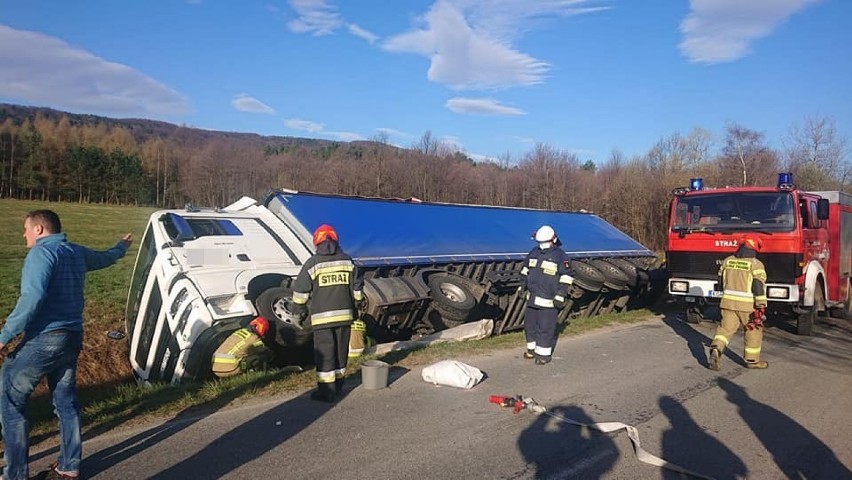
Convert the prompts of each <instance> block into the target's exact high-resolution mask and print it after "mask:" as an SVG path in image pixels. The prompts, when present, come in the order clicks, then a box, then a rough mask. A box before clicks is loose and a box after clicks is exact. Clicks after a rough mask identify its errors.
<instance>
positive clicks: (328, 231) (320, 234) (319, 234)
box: [314, 224, 339, 246]
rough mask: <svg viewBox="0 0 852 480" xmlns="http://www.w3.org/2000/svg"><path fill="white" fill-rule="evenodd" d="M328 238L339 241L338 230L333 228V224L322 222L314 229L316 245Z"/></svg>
mask: <svg viewBox="0 0 852 480" xmlns="http://www.w3.org/2000/svg"><path fill="white" fill-rule="evenodd" d="M328 239H332V240H334V241H335V242H337V241H339V240H338V239H337V232H335V231H334V228H332V226H331V225H326V224H322V225H320V226H319V227H317V229H316V230H314V246H317V245H319V244H320V243H322V242H324V241H326V240H328Z"/></svg>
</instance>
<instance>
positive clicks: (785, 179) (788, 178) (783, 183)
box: [778, 172, 794, 189]
mask: <svg viewBox="0 0 852 480" xmlns="http://www.w3.org/2000/svg"><path fill="white" fill-rule="evenodd" d="M778 188H785V189H786V188H794V187H793V174H792V173H790V172H781V173H779V174H778Z"/></svg>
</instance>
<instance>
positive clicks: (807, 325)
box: [796, 306, 817, 337]
mask: <svg viewBox="0 0 852 480" xmlns="http://www.w3.org/2000/svg"><path fill="white" fill-rule="evenodd" d="M816 316H817V311H816V306H814V307H812V308H811V309H810V310H808V311H807V312H806V313H800V314H799V316H798V317H797V320H796V333H798V334H799V335H802V336H805V337H810V336H811V335H813V334H814V322H816Z"/></svg>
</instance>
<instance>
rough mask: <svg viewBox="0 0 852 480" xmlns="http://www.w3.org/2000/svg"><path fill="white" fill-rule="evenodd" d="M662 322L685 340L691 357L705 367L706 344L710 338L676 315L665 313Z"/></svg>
mask: <svg viewBox="0 0 852 480" xmlns="http://www.w3.org/2000/svg"><path fill="white" fill-rule="evenodd" d="M663 323H665V324H666V325H668V326H669V328H671V329H672V330H673V331H674V332H675V333H676V334H677V335H678V336H679V337H681V338H683V339H684V340H686V345H687V347H689V352H690V353H692V357H693V358H694V359H695V360H696V361H697V362H698V364H699V365H701V366H702V367H707V366H708V363H707V345H709V344H710V339H709V338H707V337H706V336H705V335H704V334H703V333H701V332H699V331H698V330H695V328H693V327H692V325H690V324H688V323H686V322H685V321H683V320H681V319H680V318H678V316H677V315H674V314H667V315H666V316H665V317H664V318H663Z"/></svg>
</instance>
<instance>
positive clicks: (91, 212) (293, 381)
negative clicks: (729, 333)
mask: <svg viewBox="0 0 852 480" xmlns="http://www.w3.org/2000/svg"><path fill="white" fill-rule="evenodd" d="M41 208H48V209H52V210H54V211H55V212H57V213H58V214H59V216H60V218H61V220H62V224H63V230H64V231H65V232H66V234H67V235H68V239H69V240H70V241H72V242H75V243H80V244H83V245H86V246H89V247H91V248H95V249H105V248H108V247H110V246H112V245H114V244H115V242H116V241H118V239H119V238H120V237H121V236H122V235H123V234H125V233H127V232H131V233H133V237H134V243H133V245H132V246H131V248H130V250H129V251H128V254H127V256H126V257H125V258H123V259H122V260H120V261H119V262H118V263H117V264H116V265H114V266H112V267H109V268H107V269H104V270H100V271H96V272H92V273H90V274H89V275H88V277H87V284H86V309H85V312H84V328H85V332H86V333H85V335H86V336H85V342H84V349H83V353H82V355H81V357H80V363H79V373H78V386H79V397H80V403H81V406H82V408H83V423H84V431H86V432H89V433H90V434H91V433H95V432H103V431H107V430H109V429H111V428H113V427H115V426H118V425H128V424H132V423H134V422H138V421H143V420H144V419H146V418H148V417H149V416H151V415H156V416H161V417H162V416H168V417H171V416H183V415H187V414H193V413H196V412H209V411H212V410H218V409H220V408H223V407H224V406H226V405H228V404H230V403H231V402H232V401H234V400H236V399H239V398H244V397H245V396H272V395H275V394H278V393H281V392H292V391H298V390H304V389H307V388H309V387H310V386H311V385H313V384H314V382H315V377H314V373H313V372H312V371H305V372H299V373H282V372H277V371H270V372H256V373H249V374H245V375H239V376H236V377H232V378H228V379H224V380H220V381H215V382H208V383H198V384H186V385H180V386H176V387H174V386H167V385H157V386H153V387H147V388H142V387H138V386H136V385H135V383H133V382H132V377H131V374H130V363H129V360H128V346H127V345H128V344H127V341H114V340H109V339H107V337H106V335H105V332H106V331H108V330H121V331H124V305H125V301H126V296H127V288H128V285H129V283H130V277H131V274H132V270H133V263H134V261H135V258H136V252H137V247H138V241H139V240H140V239H141V235H142V233H143V229H144V228H145V226H146V223H147V220H148V217H149V216H150V214H151V213H152V212H153V209H150V208H136V207H117V206H107V205H86V204H73V203H42V202H31V201H16V200H0V222H2V225H3V228H2V229H0V260H2V261H0V314H2V315H3V317H0V318H3V319H5V316H6V315H8V313H9V312H11V310H12V308H13V307H14V305H15V301H16V299H17V296H18V293H19V289H20V272H21V266H22V264H23V259H24V256H25V255H26V253H27V249H26V246H25V244H24V239H23V237H22V234H23V218H24V216H25V215H26V213H27V212H29V211H31V210H35V209H41ZM648 315H649V312H648V311H647V310H637V311H632V312H627V313H623V314H618V315H601V316H597V317H593V318H588V319H581V320H576V321H573V322H571V324H570V325H569V326H568V327H567V328H564V330H563V331H562V333H561V335H563V336H572V335H578V334H581V333H583V332H586V331H589V330H593V329H597V328H602V327H605V326H609V325H613V324H620V323H633V322H637V321H641V320H644V319H647V318H648ZM523 342H524V339H523V333H522V332H515V333H509V334H505V335H501V336H499V337H491V338H487V339H484V340H480V341H475V342H465V343H460V344H441V345H437V346H432V347H429V348H424V349H420V350H417V351H413V352H403V353H399V352H394V353H390V354H387V355H385V356H384V357H382V359H383V360H385V361H387V362H389V363H391V364H395V365H401V366H405V367H409V368H410V367H413V366H417V365H425V364H428V363H431V362H434V361H437V360H441V359H446V358H450V357H452V356H454V355H459V354H462V353H465V354H471V353H477V352H487V351H489V350H493V349H500V348H520V346H521V345H523ZM369 358H373V357H364V358H362V359H361V360H360V361H363V360H367V359H369ZM360 361H358V362H354V363H353V364H351V365H350V372H354V371H355V370H357V368H358V365H359V363H360ZM44 393H45V392H44V389H43V388H41V389H40V390H38V391H37V392H36V395H35V397H34V400H33V402H32V403H33V405H32V408H31V409H30V419H31V422H32V425H33V433H32V437H33V443H36V442H38V441H39V440H42V439H45V438H47V437H51V436H53V435H55V434H56V422H55V419H54V418H53V413H52V407H51V406H50V403H49V398H48V396H47V395H45V394H44Z"/></svg>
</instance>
